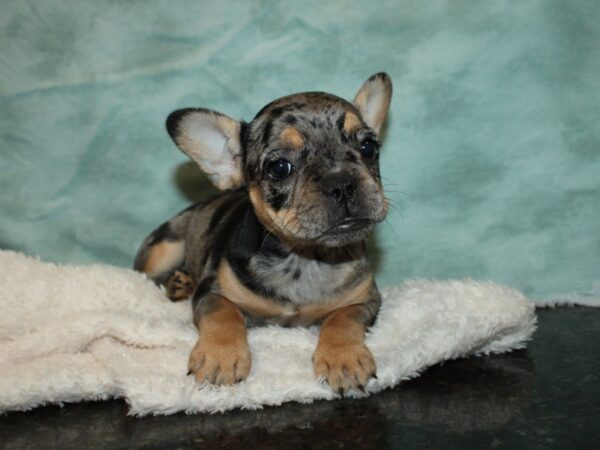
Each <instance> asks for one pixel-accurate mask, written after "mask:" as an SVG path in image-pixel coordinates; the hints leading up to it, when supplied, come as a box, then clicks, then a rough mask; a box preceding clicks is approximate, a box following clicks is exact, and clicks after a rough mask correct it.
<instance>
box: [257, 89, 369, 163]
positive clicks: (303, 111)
mask: <svg viewBox="0 0 600 450" xmlns="http://www.w3.org/2000/svg"><path fill="white" fill-rule="evenodd" d="M361 127H366V125H365V124H364V121H363V120H362V118H361V115H360V112H359V111H358V110H357V108H356V107H355V106H354V105H353V104H352V103H350V102H348V101H346V100H344V99H343V98H340V97H337V96H335V95H332V94H328V93H325V92H307V93H301V94H294V95H289V96H287V97H282V98H280V99H277V100H275V101H273V102H271V103H269V104H268V105H267V106H265V107H264V108H263V109H261V110H260V111H259V112H258V114H257V115H256V116H255V117H254V119H253V120H252V122H250V124H248V125H247V130H246V133H247V143H248V145H247V148H246V151H247V152H248V154H247V160H248V162H249V163H253V162H257V160H258V159H260V156H261V153H262V152H264V151H267V150H269V149H272V148H273V147H274V146H275V147H283V149H285V150H291V149H306V148H314V147H315V146H319V145H320V146H324V147H327V146H331V144H332V143H335V142H337V141H339V140H341V141H342V142H343V140H344V139H345V137H346V136H348V135H349V134H351V133H352V132H353V131H354V130H355V129H358V128H361ZM251 165H253V164H251Z"/></svg>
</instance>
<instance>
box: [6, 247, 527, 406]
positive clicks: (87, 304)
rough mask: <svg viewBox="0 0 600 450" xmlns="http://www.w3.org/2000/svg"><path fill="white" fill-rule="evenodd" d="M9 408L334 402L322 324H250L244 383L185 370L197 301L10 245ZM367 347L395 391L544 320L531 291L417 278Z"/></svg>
mask: <svg viewBox="0 0 600 450" xmlns="http://www.w3.org/2000/svg"><path fill="white" fill-rule="evenodd" d="M0 266H1V267H2V268H3V270H2V271H1V273H0V311H2V314H1V316H0V412H6V411H11V410H27V409H30V408H33V407H35V406H39V405H43V404H46V403H64V402H75V401H81V400H101V399H107V398H121V397H122V398H124V399H125V400H126V402H127V403H128V404H129V406H130V414H133V415H146V414H172V413H176V412H180V411H184V412H187V413H193V412H217V411H226V410H229V409H234V408H250V409H255V408H260V407H262V406H263V405H280V404H282V403H284V402H288V401H298V402H311V401H313V400H316V399H332V398H335V397H336V394H334V393H333V392H331V390H330V389H329V388H328V387H327V385H326V384H324V383H322V382H320V381H319V380H316V379H315V378H314V376H313V373H312V364H311V356H312V352H313V351H314V348H315V346H316V343H317V337H318V329H317V328H316V327H312V328H280V327H275V326H271V327H264V328H254V329H251V330H249V336H248V339H249V344H250V348H251V351H252V358H253V360H252V370H251V373H250V376H249V377H248V379H247V380H246V381H244V382H242V383H240V384H238V385H235V386H223V387H214V386H210V385H203V386H200V385H198V384H197V383H196V382H195V381H194V379H193V378H192V377H187V376H186V364H187V358H188V354H189V351H190V350H191V348H192V346H193V345H194V343H195V340H196V338H197V331H196V330H195V328H194V325H193V323H192V320H191V319H192V315H191V311H190V305H189V302H181V303H171V302H170V301H169V300H168V299H167V298H166V297H165V295H164V294H163V292H161V290H160V289H159V288H157V287H156V286H155V285H154V284H153V283H152V282H151V281H149V280H147V279H146V278H145V277H144V276H143V275H142V274H139V273H136V272H133V271H131V270H127V269H121V268H117V267H112V266H103V265H91V266H57V265H55V264H50V263H45V262H42V261H39V260H37V259H35V258H31V257H27V256H25V255H22V254H19V253H15V252H12V251H0ZM382 295H383V305H382V309H381V312H380V314H379V318H378V320H377V322H376V324H375V325H374V326H373V327H372V328H371V330H370V332H369V334H368V336H367V341H366V342H367V345H368V346H369V348H370V349H371V351H372V352H373V355H374V356H375V359H376V361H377V367H378V378H377V379H376V380H371V381H370V382H369V384H368V385H367V387H366V390H367V394H359V393H351V395H355V396H361V395H368V394H370V393H375V392H378V391H380V390H382V389H385V388H388V387H393V386H395V385H397V384H398V383H399V382H400V381H402V380H406V379H409V378H412V377H415V376H417V375H418V374H419V373H420V372H421V371H423V370H424V369H426V368H427V367H429V366H431V365H433V364H436V363H439V362H441V361H443V360H446V359H453V358H459V357H464V356H468V355H480V354H488V353H498V352H506V351H510V350H513V349H517V348H522V347H524V346H525V343H526V341H527V340H528V339H530V338H531V335H532V333H533V332H534V330H535V327H536V317H535V312H534V305H533V303H532V302H531V301H529V300H528V299H527V298H526V297H525V296H524V295H523V294H521V293H520V292H518V291H516V290H514V289H510V288H507V287H504V286H500V285H497V284H494V283H488V282H485V283H482V282H475V281H472V280H463V281H433V280H413V281H409V282H407V283H405V284H404V285H402V286H400V287H395V288H387V289H384V290H383V291H382Z"/></svg>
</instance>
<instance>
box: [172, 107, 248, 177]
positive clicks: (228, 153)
mask: <svg viewBox="0 0 600 450" xmlns="http://www.w3.org/2000/svg"><path fill="white" fill-rule="evenodd" d="M240 128H241V124H240V122H238V121H237V120H234V119H232V118H231V117H227V116H225V115H223V114H221V113H218V112H216V111H211V110H209V109H202V108H186V109H179V110H177V111H175V112H172V113H171V114H170V115H169V117H168V118H167V131H168V132H169V135H170V136H171V138H172V139H173V141H174V142H175V144H177V147H179V149H180V150H181V151H183V153H185V154H186V155H188V156H189V157H190V158H191V159H192V160H193V161H195V162H196V163H197V164H198V165H199V166H200V168H201V169H202V170H203V171H204V172H206V173H207V174H208V177H209V178H210V180H211V181H212V182H213V183H214V184H215V186H217V187H218V188H219V189H234V188H237V187H240V186H241V185H242V184H243V183H244V177H243V174H242V156H241V144H240Z"/></svg>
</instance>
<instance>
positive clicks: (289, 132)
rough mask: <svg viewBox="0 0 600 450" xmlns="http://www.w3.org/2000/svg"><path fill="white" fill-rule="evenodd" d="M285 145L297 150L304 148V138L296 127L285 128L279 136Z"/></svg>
mask: <svg viewBox="0 0 600 450" xmlns="http://www.w3.org/2000/svg"><path fill="white" fill-rule="evenodd" d="M279 138H280V140H281V141H282V142H283V144H287V145H288V146H289V147H291V148H293V149H295V150H301V149H302V148H303V147H304V136H302V133H300V131H298V130H297V129H296V128H294V127H285V128H284V129H283V131H282V132H281V134H280V135H279Z"/></svg>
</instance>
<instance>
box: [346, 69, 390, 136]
mask: <svg viewBox="0 0 600 450" xmlns="http://www.w3.org/2000/svg"><path fill="white" fill-rule="evenodd" d="M391 100H392V80H391V79H390V77H389V75H388V74H387V73H384V72H380V73H376V74H375V75H373V76H372V77H371V78H369V79H368V80H367V81H365V82H364V83H363V85H362V86H361V88H360V90H359V91H358V93H357V94H356V97H354V105H355V106H356V107H357V108H358V110H359V111H360V114H361V115H362V117H363V120H364V121H365V123H366V124H367V125H369V126H370V127H371V128H373V129H374V130H375V132H376V133H377V134H379V132H380V131H381V126H382V125H383V121H384V120H385V116H386V115H387V111H388V108H389V107H390V101H391Z"/></svg>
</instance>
